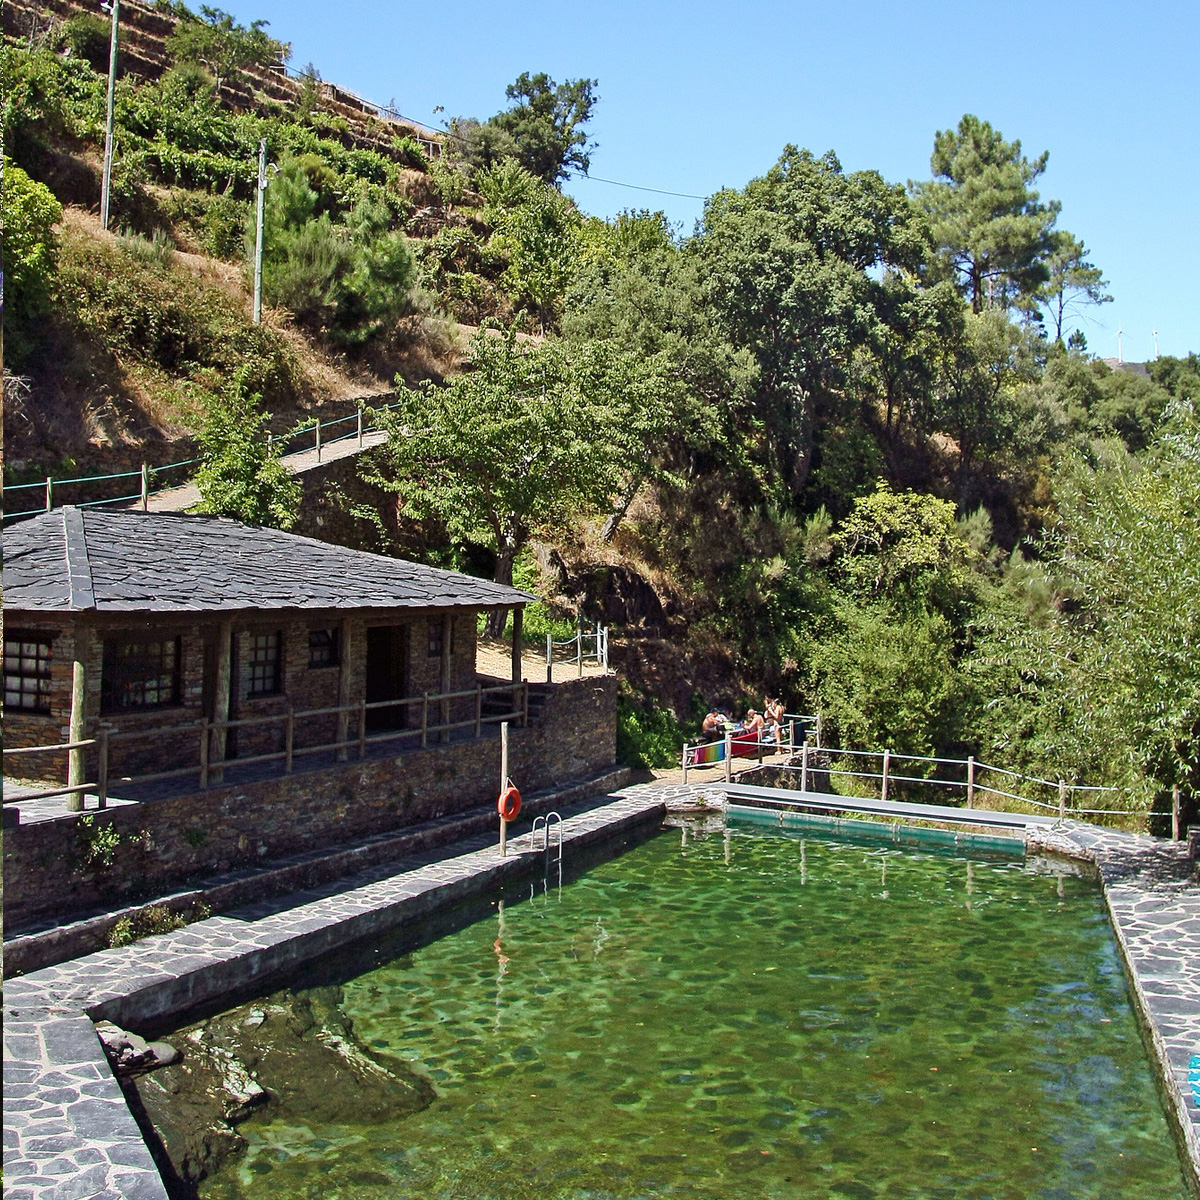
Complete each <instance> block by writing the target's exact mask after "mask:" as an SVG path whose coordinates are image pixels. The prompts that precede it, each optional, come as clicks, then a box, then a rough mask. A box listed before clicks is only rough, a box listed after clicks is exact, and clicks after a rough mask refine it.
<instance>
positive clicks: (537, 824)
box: [529, 812, 563, 900]
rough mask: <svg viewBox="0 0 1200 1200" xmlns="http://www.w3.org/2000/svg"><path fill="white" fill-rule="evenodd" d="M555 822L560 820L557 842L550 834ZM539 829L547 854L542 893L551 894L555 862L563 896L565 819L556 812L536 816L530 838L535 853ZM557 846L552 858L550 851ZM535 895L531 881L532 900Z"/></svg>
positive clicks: (559, 890) (530, 893)
mask: <svg viewBox="0 0 1200 1200" xmlns="http://www.w3.org/2000/svg"><path fill="white" fill-rule="evenodd" d="M555 822H558V841H557V843H556V842H554V841H553V840H552V839H551V835H550V830H551V828H552V827H553V826H554V823H555ZM539 829H540V830H541V831H542V846H541V848H542V850H543V851H545V854H546V859H545V864H544V874H543V876H542V893H543V895H545V896H547V897H548V896H549V895H550V864H551V862H553V863H554V864H555V865H556V866H557V867H558V893H559V895H560V897H561V895H562V881H563V865H562V860H563V819H562V817H561V816H560V815H559V814H558V813H556V812H552V813H547V814H546V815H545V816H544V817H534V819H533V828H532V829H531V830H530V831H529V840H530V844H531V845H532V847H533V851H534V853H535V854H536V853H537V851H538V841H537V835H538V830H539ZM555 846H557V848H558V854H557V855H556V856H555V857H554V858H553V859H551V857H550V851H551V850H552V849H553V848H554V847H555ZM533 896H534V885H533V884H532V883H530V885H529V898H530V900H532V899H533Z"/></svg>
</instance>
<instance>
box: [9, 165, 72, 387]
mask: <svg viewBox="0 0 1200 1200" xmlns="http://www.w3.org/2000/svg"><path fill="white" fill-rule="evenodd" d="M3 165H4V173H3V177H2V178H0V183H2V185H3V186H2V189H0V239H2V243H3V259H2V261H3V264H4V285H5V286H4V292H5V295H4V300H5V309H6V312H5V317H6V321H5V331H4V332H5V334H6V337H7V341H8V351H9V363H10V365H15V364H18V363H21V362H23V361H24V358H25V356H26V355H27V354H28V353H29V350H30V348H31V345H32V343H33V340H34V337H35V334H36V323H37V321H38V320H39V318H41V317H42V316H44V315H45V314H46V313H47V312H48V311H49V309H50V305H51V300H52V298H53V295H54V284H55V277H56V271H57V252H58V241H57V238H56V237H55V233H54V226H55V225H56V224H57V223H58V222H59V221H60V220H61V219H62V205H61V204H59V202H58V201H57V200H56V199H55V198H54V194H53V192H51V191H50V189H49V188H48V187H46V185H45V184H42V183H38V182H36V181H35V180H33V179H30V178H29V176H28V175H26V174H25V172H24V171H22V170H21V168H20V167H18V166H17V165H16V163H14V162H12V160H11V159H9V158H5V159H4V163H3Z"/></svg>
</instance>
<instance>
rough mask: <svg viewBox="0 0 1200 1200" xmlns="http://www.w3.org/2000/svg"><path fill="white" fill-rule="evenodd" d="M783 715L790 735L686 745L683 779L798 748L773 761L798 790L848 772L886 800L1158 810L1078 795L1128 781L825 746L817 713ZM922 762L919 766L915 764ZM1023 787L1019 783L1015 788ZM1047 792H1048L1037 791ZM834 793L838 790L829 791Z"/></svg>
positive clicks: (1140, 813) (1176, 813)
mask: <svg viewBox="0 0 1200 1200" xmlns="http://www.w3.org/2000/svg"><path fill="white" fill-rule="evenodd" d="M785 720H787V721H788V725H787V726H786V728H787V732H788V737H787V739H786V740H785V741H775V740H764V739H758V740H755V739H754V738H753V737H752V736H751V735H747V734H745V733H738V732H736V731H735V732H732V733H727V734H726V735H725V737H724V738H723V739H719V740H717V741H710V742H704V743H697V744H695V745H687V744H685V745H684V748H683V753H682V756H681V759H680V763H681V766H682V769H683V781H684V782H685V783H686V782H687V775H688V771H689V770H695V769H696V768H698V767H704V766H717V765H721V764H723V765H724V768H725V778H726V779H729V778H731V776H732V760H733V759H734V758H737V757H742V758H748V757H757V758H758V760H759V761H760V762H761V761H762V757H763V752H764V750H767V751H770V750H775V751H783V750H787V751H788V752H790V754H791V756H792V757H795V756H796V755H797V753H798V754H799V756H800V759H801V761H800V762H799V763H795V762H792V763H779V764H773V766H774V767H776V768H777V769H779V770H784V771H795V772H797V773H798V775H799V777H800V779H799V782H800V790H801V791H803V792H807V791H808V790H809V784H810V782H812V781H813V779H814V777H815V776H817V775H825V776H837V777H840V778H844V779H854V780H863V781H865V782H867V783H868V785H869V786H871V787H873V788H877V789H878V798H879V799H880V800H883V801H887V800H888V798H889V793H890V791H891V790H892V787H893V785H896V784H910V785H920V786H927V787H931V788H950V789H954V790H958V791H960V792H961V794H962V796H963V803H964V806H965V807H966V808H975V807H978V805H977V803H976V802H977V799H978V798H979V797H980V796H994V797H997V798H998V799H1002V800H1012V801H1015V802H1017V803H1019V804H1025V805H1028V806H1029V807H1030V808H1035V809H1042V810H1045V811H1047V812H1052V813H1055V814H1057V816H1058V817H1059V819H1060V820H1061V819H1064V818H1066V817H1099V816H1114V817H1116V816H1119V817H1148V816H1150V815H1151V813H1152V812H1153V810H1151V809H1133V808H1096V807H1087V806H1085V805H1081V804H1080V803H1079V798H1080V797H1081V796H1083V797H1086V796H1088V795H1091V794H1095V793H1110V794H1113V795H1118V794H1121V795H1125V794H1128V792H1127V789H1124V788H1119V787H1111V786H1104V785H1097V784H1083V783H1075V782H1073V781H1069V780H1066V779H1057V780H1052V779H1042V778H1041V777H1039V776H1037V775H1026V774H1024V773H1022V772H1020V771H1013V770H1010V769H1009V768H1007V767H996V766H992V765H991V764H990V763H984V762H980V761H979V760H978V759H977V758H975V756H974V755H968V756H967V757H966V758H944V757H937V756H934V755H924V754H899V753H897V752H895V751H892V750H846V749H840V748H835V747H828V746H827V747H822V746H821V744H820V718H819V717H811V716H805V715H803V714H796V715H794V716H793V715H792V714H788V716H787V718H785ZM802 724H806V725H811V726H812V728H813V730H814V732H815V733H816V740H815V743H813V742H810V741H809V738H808V735H807V732H806V733H805V736H804V738H803V741H802V742H798V740H797V733H798V731H799V729H800V728H801V725H802ZM722 744H723V745H724V747H725V749H724V752H723V753H720V752H718V753H716V754H711V755H708V756H706V755H705V754H703V753H701V752H702V751H705V750H708V749H710V748H711V747H714V746H715V747H718V748H720V747H721V746H722ZM817 753H820V754H821V755H822V756H823V758H822V760H821V761H819V762H818V761H817V760H816V758H815V755H816V754H817ZM863 759H865V760H873V761H869V762H868V764H866V766H874V767H877V768H878V769H875V770H871V769H865V767H864V768H862V769H860V768H857V767H856V765H855V761H856V760H863ZM897 763H921V764H929V765H930V766H931V767H932V768H933V770H935V771H939V772H940V775H935V774H923V775H921V774H911V773H904V769H903V768H901V771H897V770H896V769H895V765H896V764H897ZM947 768H949V769H950V770H954V769H956V768H961V777H949V774H948V771H947ZM918 769H919V768H918ZM1010 779H1011V780H1013V781H1015V782H1014V783H1013V784H1009V785H1008V786H1007V787H1002V786H996V784H998V783H999V782H1000V781H1001V780H1010ZM1013 788H1020V789H1021V790H1019V791H1017V790H1011V789H1013ZM1039 792H1040V793H1041V795H1043V796H1046V795H1047V793H1048V794H1049V797H1050V798H1048V799H1041V798H1039ZM830 795H831V796H833V797H836V795H837V793H830ZM1171 828H1172V837H1173V838H1174V840H1176V841H1177V840H1178V839H1179V836H1180V799H1179V789H1178V788H1174V789H1173V790H1172V797H1171Z"/></svg>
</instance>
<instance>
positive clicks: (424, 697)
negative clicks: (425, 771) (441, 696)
mask: <svg viewBox="0 0 1200 1200" xmlns="http://www.w3.org/2000/svg"><path fill="white" fill-rule="evenodd" d="M428 745H429V693H428V692H422V693H421V749H422V750H424V749H425V747H426V746H428Z"/></svg>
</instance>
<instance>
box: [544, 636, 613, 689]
mask: <svg viewBox="0 0 1200 1200" xmlns="http://www.w3.org/2000/svg"><path fill="white" fill-rule="evenodd" d="M556 662H557V663H566V664H568V665H571V664H574V665H575V666H577V667H578V671H579V674H580V675H582V674H583V667H584V664H585V663H595V664H596V666H598V667H601V668H602V669H603V670H605V671H607V670H608V630H607V629H606V628H605V627H604V626H603V625H601V624H600V623H599V622H597V623H596V625H595V628H593V629H592V631H591V632H590V633H587V632H585V631H584V628H583V626H582V625H580V626H579V627H578V628H577V629H576V630H575V636H574V637H569V638H563V639H562V640H561V641H555V640H554V635H553V634H549V633H548V634H546V682H547V683H553V682H554V664H555V663H556Z"/></svg>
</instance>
